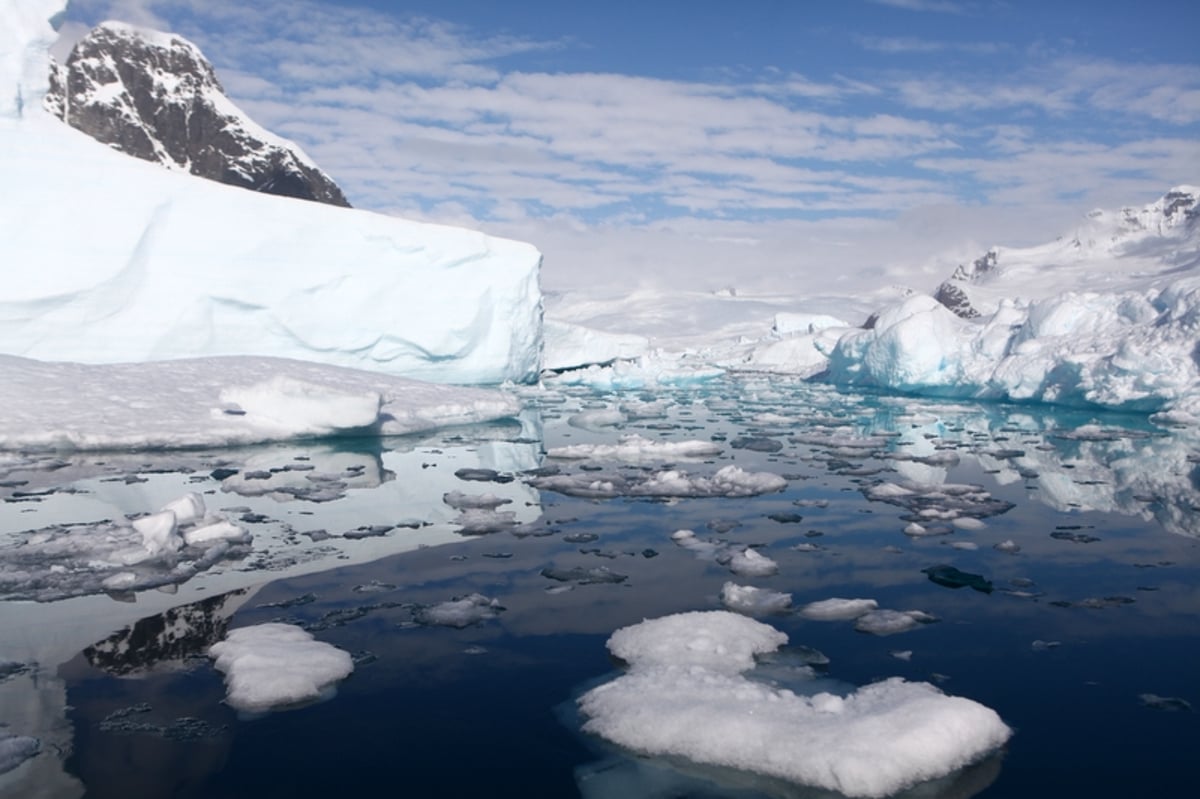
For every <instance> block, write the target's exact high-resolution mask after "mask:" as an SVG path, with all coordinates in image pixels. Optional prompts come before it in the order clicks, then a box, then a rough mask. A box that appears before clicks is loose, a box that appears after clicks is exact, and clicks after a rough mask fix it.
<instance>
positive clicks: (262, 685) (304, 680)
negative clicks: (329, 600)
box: [208, 623, 354, 712]
mask: <svg viewBox="0 0 1200 799" xmlns="http://www.w3.org/2000/svg"><path fill="white" fill-rule="evenodd" d="M208 654H209V657H211V658H213V659H214V660H215V663H214V665H215V666H216V668H217V669H218V670H219V671H222V672H224V673H225V686H226V690H227V694H226V697H225V701H226V702H228V703H229V704H230V705H231V706H233V707H235V708H237V709H238V710H242V711H249V712H262V711H266V710H270V709H272V708H278V707H282V706H286V705H296V704H300V703H303V702H311V701H313V700H316V699H320V698H322V697H326V696H328V695H329V693H330V690H331V689H332V687H333V685H334V684H335V683H337V682H339V681H340V680H343V679H345V678H346V677H348V676H349V675H350V672H352V671H354V662H353V660H352V659H351V657H350V653H349V652H345V651H343V650H341V649H338V648H337V647H335V646H332V645H331V644H327V643H324V642H322V641H317V640H315V639H314V638H313V636H312V634H311V633H309V632H307V631H305V630H302V629H301V628H299V627H297V626H295V625H293V624H279V623H268V624H259V625H255V626H253V627H240V628H238V629H236V630H233V631H232V632H230V633H229V635H227V636H226V637H225V640H224V641H221V642H219V643H216V644H213V645H212V646H211V647H209V650H208Z"/></svg>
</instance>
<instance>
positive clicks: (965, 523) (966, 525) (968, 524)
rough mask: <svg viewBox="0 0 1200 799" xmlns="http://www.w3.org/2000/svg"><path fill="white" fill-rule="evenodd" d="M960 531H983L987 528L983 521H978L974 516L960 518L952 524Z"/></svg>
mask: <svg viewBox="0 0 1200 799" xmlns="http://www.w3.org/2000/svg"><path fill="white" fill-rule="evenodd" d="M950 523H951V524H953V525H954V526H955V527H957V528H958V529H959V530H982V529H984V528H985V527H987V524H986V523H984V522H983V521H981V520H979V519H976V518H975V517H974V516H959V517H958V518H957V519H955V520H954V521H952V522H950Z"/></svg>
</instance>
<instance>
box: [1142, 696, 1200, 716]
mask: <svg viewBox="0 0 1200 799" xmlns="http://www.w3.org/2000/svg"><path fill="white" fill-rule="evenodd" d="M1138 699H1140V700H1141V702H1142V704H1143V705H1145V706H1146V707H1152V708H1154V709H1155V710H1169V711H1178V710H1184V711H1187V712H1189V713H1190V712H1191V710H1192V704H1191V702H1188V701H1187V700H1186V699H1180V698H1179V697H1177V696H1159V695H1158V694H1138Z"/></svg>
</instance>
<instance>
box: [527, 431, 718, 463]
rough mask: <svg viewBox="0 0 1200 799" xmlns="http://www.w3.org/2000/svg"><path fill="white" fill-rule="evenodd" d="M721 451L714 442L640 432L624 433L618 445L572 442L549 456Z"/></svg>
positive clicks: (624, 457) (634, 459)
mask: <svg viewBox="0 0 1200 799" xmlns="http://www.w3.org/2000/svg"><path fill="white" fill-rule="evenodd" d="M719 454H721V447H720V445H718V444H713V443H712V442H710V441H662V440H656V439H649V438H644V437H643V436H640V435H637V434H636V433H633V434H630V435H627V436H622V437H621V439H620V441H619V442H618V443H616V444H572V445H570V446H566V447H551V448H550V449H549V450H547V451H546V455H547V456H548V457H551V458H559V459H561V460H583V459H586V458H590V459H593V460H615V461H621V462H623V463H646V462H652V461H662V460H676V459H678V458H707V457H711V456H713V455H719Z"/></svg>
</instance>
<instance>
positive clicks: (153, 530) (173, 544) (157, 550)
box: [133, 510, 183, 557]
mask: <svg viewBox="0 0 1200 799" xmlns="http://www.w3.org/2000/svg"><path fill="white" fill-rule="evenodd" d="M133 529H134V530H136V531H138V532H139V533H141V534H142V546H143V547H144V548H145V550H146V552H147V553H149V554H150V556H151V557H153V556H155V555H159V554H162V553H163V552H169V551H174V550H177V549H179V548H180V547H181V546H183V540H182V539H181V538H180V537H179V536H178V535H176V533H175V513H174V512H173V511H169V510H167V511H160V512H158V513H152V514H150V515H149V516H143V517H142V518H140V519H137V520H135V521H134V522H133Z"/></svg>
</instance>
